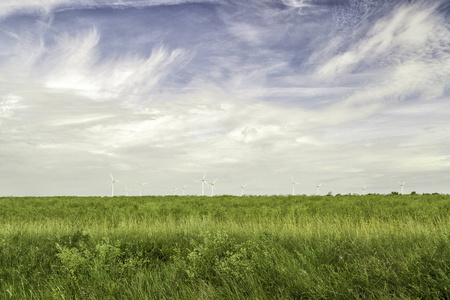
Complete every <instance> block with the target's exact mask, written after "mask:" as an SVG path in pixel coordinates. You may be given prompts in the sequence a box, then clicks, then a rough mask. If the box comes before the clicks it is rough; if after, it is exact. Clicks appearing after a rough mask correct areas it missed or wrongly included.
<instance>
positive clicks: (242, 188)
mask: <svg viewBox="0 0 450 300" xmlns="http://www.w3.org/2000/svg"><path fill="white" fill-rule="evenodd" d="M246 186H247V184H244V185H242V186H241V192H242V193H241V197H242V196H244V188H245V187H246Z"/></svg>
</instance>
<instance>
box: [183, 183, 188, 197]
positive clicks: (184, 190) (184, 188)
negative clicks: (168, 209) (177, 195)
mask: <svg viewBox="0 0 450 300" xmlns="http://www.w3.org/2000/svg"><path fill="white" fill-rule="evenodd" d="M187 187H188V185H187V184H186V185H185V186H183V196H184V195H186V188H187Z"/></svg>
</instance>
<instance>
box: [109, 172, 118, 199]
mask: <svg viewBox="0 0 450 300" xmlns="http://www.w3.org/2000/svg"><path fill="white" fill-rule="evenodd" d="M109 176H111V197H114V184H115V183H116V182H120V181H119V180H115V179H114V177H113V176H112V174H111V173H109Z"/></svg>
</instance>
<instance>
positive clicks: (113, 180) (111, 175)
mask: <svg viewBox="0 0 450 300" xmlns="http://www.w3.org/2000/svg"><path fill="white" fill-rule="evenodd" d="M109 176H111V179H112V180H113V181H114V177H113V176H112V174H111V173H109Z"/></svg>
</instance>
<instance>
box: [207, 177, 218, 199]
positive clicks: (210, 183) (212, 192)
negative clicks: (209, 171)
mask: <svg viewBox="0 0 450 300" xmlns="http://www.w3.org/2000/svg"><path fill="white" fill-rule="evenodd" d="M216 181H217V178H216V179H215V180H214V181H213V182H207V184H209V185H211V197H212V196H214V184H215V183H216Z"/></svg>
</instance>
